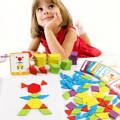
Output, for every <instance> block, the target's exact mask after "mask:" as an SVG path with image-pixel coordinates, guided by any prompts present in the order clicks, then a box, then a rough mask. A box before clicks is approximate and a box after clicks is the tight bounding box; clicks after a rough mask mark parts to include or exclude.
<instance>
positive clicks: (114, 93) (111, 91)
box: [109, 90, 117, 95]
mask: <svg viewBox="0 0 120 120" xmlns="http://www.w3.org/2000/svg"><path fill="white" fill-rule="evenodd" d="M109 94H112V95H117V93H116V92H114V91H113V90H110V92H109Z"/></svg>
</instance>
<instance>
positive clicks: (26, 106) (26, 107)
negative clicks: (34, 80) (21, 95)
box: [23, 105, 31, 109]
mask: <svg viewBox="0 0 120 120" xmlns="http://www.w3.org/2000/svg"><path fill="white" fill-rule="evenodd" d="M23 109H31V108H30V107H29V106H28V105H25V106H24V107H23Z"/></svg>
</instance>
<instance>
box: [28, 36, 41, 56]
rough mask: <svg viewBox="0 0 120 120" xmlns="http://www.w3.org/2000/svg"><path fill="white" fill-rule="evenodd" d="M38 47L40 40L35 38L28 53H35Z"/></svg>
mask: <svg viewBox="0 0 120 120" xmlns="http://www.w3.org/2000/svg"><path fill="white" fill-rule="evenodd" d="M39 46H40V39H39V38H37V37H36V38H34V39H32V41H31V43H30V46H29V48H28V51H30V52H32V54H33V53H35V52H37V50H38V48H39Z"/></svg>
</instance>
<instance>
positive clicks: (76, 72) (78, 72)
mask: <svg viewBox="0 0 120 120" xmlns="http://www.w3.org/2000/svg"><path fill="white" fill-rule="evenodd" d="M74 72H75V74H78V75H85V73H83V72H80V71H74Z"/></svg>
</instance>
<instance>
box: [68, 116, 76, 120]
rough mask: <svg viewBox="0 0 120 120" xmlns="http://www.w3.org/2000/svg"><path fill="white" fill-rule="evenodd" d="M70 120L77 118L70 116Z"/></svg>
mask: <svg viewBox="0 0 120 120" xmlns="http://www.w3.org/2000/svg"><path fill="white" fill-rule="evenodd" d="M67 118H68V119H69V120H75V116H69V117H67Z"/></svg>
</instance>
